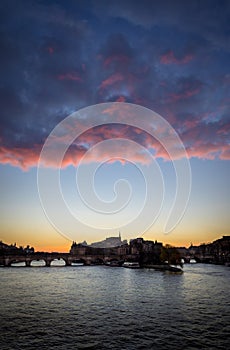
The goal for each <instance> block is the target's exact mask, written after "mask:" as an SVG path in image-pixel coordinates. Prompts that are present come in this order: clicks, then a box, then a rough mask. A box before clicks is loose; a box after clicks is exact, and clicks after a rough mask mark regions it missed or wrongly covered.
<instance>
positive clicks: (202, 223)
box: [0, 0, 230, 251]
mask: <svg viewBox="0 0 230 350" xmlns="http://www.w3.org/2000/svg"><path fill="white" fill-rule="evenodd" d="M0 16H1V20H0V45H1V49H0V51H1V57H0V62H1V65H0V69H1V83H0V90H1V93H0V101H1V113H0V190H1V201H0V205H1V210H0V222H1V229H0V240H2V241H3V242H5V243H8V244H10V243H15V242H16V243H17V245H22V246H26V245H27V244H29V245H31V246H34V247H35V249H36V250H43V251H68V250H69V248H70V245H71V242H72V240H75V241H77V242H82V241H84V240H86V241H87V242H88V243H90V242H95V241H99V240H102V239H105V237H109V236H118V234H119V231H120V232H121V235H122V239H128V240H129V239H131V238H135V237H138V236H142V237H144V238H145V239H151V240H158V241H161V242H163V243H170V244H172V245H176V246H189V245H190V243H191V242H192V243H193V244H199V243H203V242H206V243H207V242H211V241H213V240H215V239H218V238H220V237H222V236H223V235H229V234H230V232H229V227H230V219H229V211H230V210H229V209H230V203H229V198H230V183H229V182H230V181H229V179H230V147H229V146H230V117H229V101H230V99H229V95H230V94H229V91H230V89H229V83H230V72H229V62H230V50H229V49H230V47H229V46H230V43H229V36H230V26H229V18H230V2H229V1H227V0H226V1H225V0H222V1H218V0H204V1H198V0H193V1H181V0H175V1H169V0H162V1H154V0H153V1H149V0H142V1H134V0H133V1H129V0H122V1H119V0H117V1H112V0H111V1H105V0H104V1H103V0H98V1H89V0H85V1H81V0H78V1H74V0H67V1H61V0H60V1H55V0H53V1H48V0H46V1H45V0H44V1H38V0H28V1H27V0H23V1H21V0H17V1H16V0H8V1H5V0H3V1H1V4H0ZM102 103H111V105H115V106H118V107H116V108H117V109H119V108H120V110H122V109H123V108H126V105H127V103H128V104H132V105H135V106H137V110H138V111H140V113H139V114H138V115H137V116H135V117H134V116H133V120H134V119H135V120H136V124H138V125H139V127H135V126H133V125H132V123H131V121H132V116H131V117H129V124H128V123H120V124H119V123H115V122H114V115H112V114H111V113H110V112H108V111H107V114H106V117H105V119H104V124H103V123H101V120H100V118H101V116H100V117H98V124H97V123H95V120H94V124H93V117H92V114H91V113H88V111H91V109H87V108H88V107H90V106H94V105H98V104H102ZM113 103H115V104H113ZM108 106H110V105H108ZM96 108H97V107H96ZM99 108H100V107H99ZM143 108H145V109H146V108H147V109H148V110H149V111H153V113H157V115H160V116H161V117H162V118H163V120H165V121H166V122H168V125H170V128H173V130H174V131H175V133H176V135H178V137H179V138H180V140H181V142H182V144H183V145H184V148H185V151H186V157H187V158H186V159H187V160H188V161H189V164H190V169H191V193H190V198H189V201H188V204H187V207H186V211H185V213H182V214H183V215H182V214H181V220H180V222H179V223H178V224H177V225H176V226H175V227H174V229H173V230H171V231H170V232H169V233H166V232H165V231H164V226H165V222H166V221H167V217H168V213H169V212H170V208H171V207H172V204H173V201H174V199H175V194H176V193H177V185H178V183H177V174H176V175H175V168H174V166H175V164H176V163H175V162H176V160H175V159H173V158H172V157H171V158H170V157H169V156H168V153H167V152H166V151H165V149H164V147H162V145H161V144H159V140H158V141H157V140H156V139H154V137H153V136H152V133H151V132H152V130H154V127H156V126H155V124H154V123H153V122H151V121H152V119H151V113H150V114H148V112H146V113H147V114H148V115H149V118H150V120H149V124H148V125H147V124H146V123H145V122H144V121H143V120H144V119H143V120H142V118H144V117H143V116H142V112H141V111H143ZM77 111H83V112H82V113H80V114H78V113H76V114H75V115H74V123H73V124H70V125H68V127H69V131H68V130H67V127H64V126H65V125H64V126H63V122H64V121H65V120H66V118H67V119H68V116H70V115H72V113H74V112H77ZM87 113H88V114H87ZM102 114H103V113H102ZM138 118H139V119H138ZM118 119H119V118H118ZM86 120H87V122H86ZM85 122H86V125H89V126H90V125H91V127H90V128H89V129H88V130H86V131H84V132H83V133H82V134H79V137H78V138H77V139H76V140H74V142H73V143H72V144H71V145H70V147H69V149H68V152H67V153H66V155H65V156H64V159H63V161H62V164H61V166H60V167H59V168H58V167H57V166H56V165H55V162H54V161H53V160H52V159H51V158H49V159H47V160H46V166H45V167H44V169H43V171H44V172H45V173H46V181H47V179H48V180H49V181H50V179H51V178H52V174H54V173H55V174H56V173H57V171H58V174H59V177H60V185H61V186H62V190H61V193H62V195H63V198H64V200H65V203H66V207H67V208H68V210H69V211H70V212H72V213H73V215H76V214H77V216H78V220H75V223H74V222H73V224H70V221H68V217H67V216H66V215H65V214H64V212H65V210H63V213H62V212H60V210H59V211H58V210H57V208H58V203H57V202H56V201H55V198H56V197H55V194H54V193H53V192H52V191H51V189H52V183H51V181H50V184H48V182H49V181H47V183H46V187H45V191H46V193H45V195H46V196H47V197H46V198H47V201H48V199H49V205H50V206H51V207H52V208H51V209H52V210H53V211H55V210H56V211H55V215H56V217H55V218H52V219H50V217H51V216H52V214H50V213H49V211H48V212H47V210H46V208H44V201H43V202H42V203H41V200H40V199H41V197H42V196H41V193H40V189H39V178H38V174H39V169H40V165H39V164H40V163H39V159H40V158H39V157H40V154H41V151H42V148H43V146H44V144H45V142H46V140H47V138H48V137H49V135H50V133H51V132H53V130H55V129H54V128H55V127H57V125H61V129H60V128H59V132H60V134H59V135H58V136H60V138H59V140H60V139H62V142H63V140H64V139H65V140H66V138H65V137H67V136H68V135H67V136H66V134H65V133H66V132H67V133H68V132H69V134H71V132H73V131H74V133H75V134H78V133H79V130H81V126H82V125H83V124H84V123H85ZM142 122H143V127H142ZM59 123H60V124H59ZM151 123H152V124H151ZM153 124H154V125H153ZM70 128H71V130H70ZM148 128H149V129H148ZM156 130H157V131H158V136H159V138H160V139H161V137H163V136H162V135H163V134H164V132H163V131H164V130H163V131H162V130H159V129H157V127H156ZM170 130H171V129H170ZM56 136H57V135H56ZM121 139H122V140H126V141H127V144H123V143H122V142H123V141H121ZM106 140H107V141H108V142H107V143H106ZM114 140H115V141H114ZM116 140H117V142H118V144H119V147H118V146H117V143H116V144H115V143H113V141H114V142H116ZM98 143H99V145H100V144H101V148H99V149H97V148H96V149H95V146H96V145H97V144H98ZM137 144H139V146H138V147H142V148H139V149H136V147H137V146H136V145H137ZM43 149H44V148H43ZM91 150H93V152H92V153H90V151H91ZM94 150H95V152H94ZM55 151H56V152H58V147H57V148H56V149H55ZM118 151H119V152H120V155H119V156H118V155H117V153H116V152H118ZM148 152H150V153H151V156H152V158H153V160H152V163H151V164H150V163H149V162H147V161H146V157H148V156H147V155H148V154H149V153H148ZM85 154H86V158H84V159H83V160H82V157H84V156H85ZM114 157H115V158H114ZM54 158H55V157H54ZM124 158H125V159H124ZM177 161H178V162H179V160H177ZM151 166H152V168H151ZM150 168H151V169H152V171H153V173H152V174H153V176H152V178H151V181H150V182H151V184H150V187H151V185H152V186H153V188H154V191H155V192H154V194H153V205H152V206H153V207H154V210H155V209H156V212H154V215H153V216H154V217H153V218H150V219H149V215H151V203H150V204H149V202H148V205H147V206H146V207H147V208H145V207H144V204H145V199H146V193H147V194H148V189H147V190H146V177H145V175H144V177H143V173H144V174H148V173H149V172H150ZM79 169H82V170H81V171H82V175H81V178H80V179H79V180H78V178H77V174H78V173H80V171H78V170H79ZM95 169H96V172H95ZM92 172H95V176H94V177H93V185H94V190H91V185H92V184H91V183H90V181H91V179H90V178H88V177H87V176H88V174H91V173H92ZM159 173H160V174H161V175H159ZM182 175H183V174H182ZM146 176H147V175H146ZM121 178H122V179H123V183H122V182H120V183H119V184H118V185H119V186H121V187H119V186H118V188H117V187H116V186H117V183H118V182H117V181H119V179H121ZM181 178H183V176H182V177H181ZM162 179H163V180H162ZM84 180H85V181H84ZM148 181H149V180H148ZM184 181H185V182H186V181H188V174H187V173H186V171H185V172H184ZM49 186H50V187H49ZM122 186H123V187H122ZM162 186H163V187H164V188H163V187H162ZM116 191H117V192H116ZM119 191H120V192H119ZM162 191H163V192H164V196H163V197H162V193H163V192H162ZM81 192H86V196H87V193H88V197H87V198H88V199H89V200H90V198H91V197H92V196H93V194H94V192H95V193H96V195H97V199H98V198H99V200H102V202H101V203H102V204H103V205H102V207H100V206H99V204H98V207H97V204H95V206H96V207H94V209H95V210H94V211H93V213H92V212H90V213H89V212H88V209H89V207H88V203H87V199H86V200H85V201H83V202H82V197H81ZM117 193H118V194H119V195H120V197H119V196H118V197H116V194H117ZM83 196H84V193H83ZM117 198H118V199H119V198H120V200H121V203H120V202H119V203H120V204H121V208H120V209H121V210H119V211H118V212H116V213H115V211H113V213H106V212H105V213H101V212H100V210H104V211H106V208H107V207H108V208H109V207H110V205H111V207H112V205H113V203H112V202H113V201H114V200H115V202H116V199H117ZM130 198H131V199H130ZM103 201H104V202H103ZM95 203H97V202H95ZM98 203H99V202H98ZM122 203H123V204H124V207H125V209H126V210H125V211H124V212H123V210H122V209H123V207H122V205H123V204H122ZM143 203H144V204H143ZM185 206H186V205H185ZM143 208H144V209H143ZM157 209H159V213H158V210H157ZM145 210H146V212H145ZM140 212H142V213H143V215H142V216H140V217H139V218H138V215H139V213H140ZM115 214H116V215H115ZM157 214H159V216H157ZM134 218H135V220H134ZM79 220H80V221H83V223H84V224H83V226H82V225H81V224H80V223H79ZM154 220H155V221H154ZM152 221H154V222H153V224H152V225H151V227H147V226H148V225H145V223H146V222H152ZM71 225H72V226H71ZM60 226H61V228H60ZM68 226H71V234H69V231H68ZM145 226H146V227H145ZM92 228H93V230H91V229H92ZM91 231H92V232H91Z"/></svg>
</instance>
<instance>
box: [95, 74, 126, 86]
mask: <svg viewBox="0 0 230 350" xmlns="http://www.w3.org/2000/svg"><path fill="white" fill-rule="evenodd" d="M123 80H124V77H123V75H122V74H121V73H115V74H112V75H111V76H110V77H109V78H107V79H105V80H103V81H102V83H101V85H100V87H99V88H100V89H106V88H107V87H108V86H110V85H113V84H115V83H117V82H119V81H123Z"/></svg>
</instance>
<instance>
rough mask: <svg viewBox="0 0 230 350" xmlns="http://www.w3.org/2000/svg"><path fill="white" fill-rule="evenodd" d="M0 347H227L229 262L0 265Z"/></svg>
mask: <svg viewBox="0 0 230 350" xmlns="http://www.w3.org/2000/svg"><path fill="white" fill-rule="evenodd" d="M0 282H1V283H0V297H1V309H0V316H1V320H2V321H1V328H2V329H1V333H0V334H1V349H3V350H4V349H7V350H8V349H13V350H15V349H31V350H32V349H35V350H36V349H58V350H59V349H60V350H62V349H83V348H84V349H119V350H120V349H122V350H125V349H128V350H129V349H130V350H131V349H156V348H157V349H159V350H161V349H166V350H168V349H169V350H170V349H182V348H183V349H198V348H201V349H227V347H228V340H229V339H228V337H229V331H230V329H229V311H230V310H229V300H230V292H229V285H230V284H229V282H230V269H229V268H228V267H224V266H214V265H201V264H196V265H185V267H184V274H182V275H175V274H164V273H162V272H157V271H154V270H148V269H140V270H131V269H124V268H111V267H104V266H94V267H79V266H78V267H75V266H73V267H62V268H60V267H54V266H53V267H52V268H46V267H41V268H29V267H28V268H27V267H23V268H20V269H19V268H17V269H15V268H13V267H12V268H1V269H0Z"/></svg>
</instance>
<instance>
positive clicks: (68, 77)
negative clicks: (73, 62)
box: [57, 72, 82, 82]
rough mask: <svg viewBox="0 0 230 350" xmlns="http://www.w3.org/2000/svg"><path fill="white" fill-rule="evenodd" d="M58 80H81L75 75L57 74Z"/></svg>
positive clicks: (72, 73)
mask: <svg viewBox="0 0 230 350" xmlns="http://www.w3.org/2000/svg"><path fill="white" fill-rule="evenodd" d="M57 78H58V80H73V81H79V82H81V81H82V78H81V77H79V76H78V75H77V74H76V73H74V72H70V73H65V74H59V75H58V77H57Z"/></svg>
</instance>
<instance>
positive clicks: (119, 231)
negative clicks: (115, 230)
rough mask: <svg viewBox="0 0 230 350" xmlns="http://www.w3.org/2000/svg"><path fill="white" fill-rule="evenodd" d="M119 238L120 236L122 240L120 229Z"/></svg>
mask: <svg viewBox="0 0 230 350" xmlns="http://www.w3.org/2000/svg"><path fill="white" fill-rule="evenodd" d="M119 238H120V240H121V232H120V230H119Z"/></svg>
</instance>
